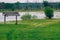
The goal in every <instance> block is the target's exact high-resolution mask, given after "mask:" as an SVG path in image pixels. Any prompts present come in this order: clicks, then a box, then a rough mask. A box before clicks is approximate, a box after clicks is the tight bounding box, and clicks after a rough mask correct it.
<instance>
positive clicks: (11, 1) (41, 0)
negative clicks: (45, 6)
mask: <svg viewBox="0 0 60 40" xmlns="http://www.w3.org/2000/svg"><path fill="white" fill-rule="evenodd" d="M18 1H19V2H20V3H26V2H27V0H0V2H6V3H14V2H18ZM47 1H48V2H60V0H53V1H52V0H47ZM28 2H30V3H35V2H43V0H28Z"/></svg>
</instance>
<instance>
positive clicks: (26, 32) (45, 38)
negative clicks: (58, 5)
mask: <svg viewBox="0 0 60 40" xmlns="http://www.w3.org/2000/svg"><path fill="white" fill-rule="evenodd" d="M14 23H15V22H14V21H12V22H7V24H0V40H60V20H59V19H51V20H46V19H45V20H22V21H18V23H19V24H18V25H15V24H14Z"/></svg>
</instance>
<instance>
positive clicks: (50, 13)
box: [44, 7, 53, 19]
mask: <svg viewBox="0 0 60 40" xmlns="http://www.w3.org/2000/svg"><path fill="white" fill-rule="evenodd" d="M44 12H45V15H46V17H48V18H49V19H51V18H52V17H53V9H52V8H50V7H45V9H44Z"/></svg>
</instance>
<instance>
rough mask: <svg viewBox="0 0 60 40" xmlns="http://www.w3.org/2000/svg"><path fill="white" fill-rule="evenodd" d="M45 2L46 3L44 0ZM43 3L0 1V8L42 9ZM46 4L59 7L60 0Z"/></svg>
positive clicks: (55, 7)
mask: <svg viewBox="0 0 60 40" xmlns="http://www.w3.org/2000/svg"><path fill="white" fill-rule="evenodd" d="M46 3H48V2H47V1H46ZM43 6H44V5H43V3H20V2H16V3H4V2H0V10H1V9H9V10H18V9H20V10H27V9H32V10H33V9H34V10H35V9H40V10H41V9H43V8H44V7H43ZM48 6H49V7H51V8H54V9H60V2H55V3H48Z"/></svg>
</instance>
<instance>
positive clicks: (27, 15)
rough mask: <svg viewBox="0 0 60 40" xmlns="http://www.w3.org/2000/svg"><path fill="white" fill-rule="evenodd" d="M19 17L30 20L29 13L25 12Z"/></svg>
mask: <svg viewBox="0 0 60 40" xmlns="http://www.w3.org/2000/svg"><path fill="white" fill-rule="evenodd" d="M21 19H23V20H30V19H31V15H30V14H25V15H23V16H22V17H21Z"/></svg>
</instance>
